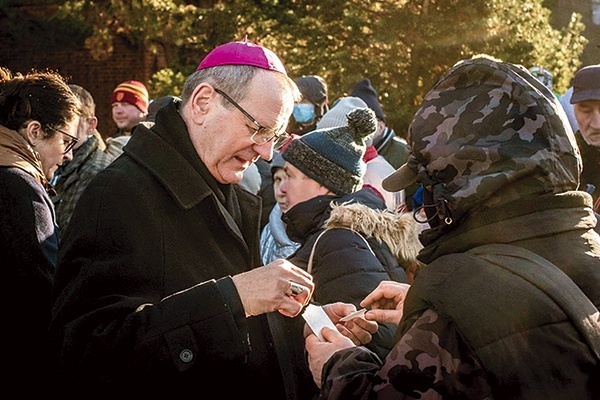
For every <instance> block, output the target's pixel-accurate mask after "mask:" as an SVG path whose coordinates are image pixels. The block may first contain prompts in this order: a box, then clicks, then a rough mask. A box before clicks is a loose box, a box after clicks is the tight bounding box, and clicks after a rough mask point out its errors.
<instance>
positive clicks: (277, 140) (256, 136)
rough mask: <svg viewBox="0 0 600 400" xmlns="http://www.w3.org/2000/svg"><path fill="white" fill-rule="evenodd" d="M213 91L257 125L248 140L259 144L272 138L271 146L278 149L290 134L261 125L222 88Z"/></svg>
mask: <svg viewBox="0 0 600 400" xmlns="http://www.w3.org/2000/svg"><path fill="white" fill-rule="evenodd" d="M215 92H217V93H219V94H220V95H221V96H223V97H224V98H225V100H227V101H228V102H230V103H231V104H232V105H233V106H234V107H235V108H237V109H238V110H240V112H241V113H242V114H244V116H245V117H246V118H248V119H249V120H250V121H251V122H252V123H253V124H254V125H256V126H257V128H256V130H255V131H254V133H253V134H252V136H251V137H250V140H252V142H253V143H255V144H259V145H260V144H265V143H268V142H270V141H271V140H274V144H273V147H274V148H275V149H279V148H280V147H281V146H283V145H284V144H285V143H286V142H287V141H288V139H289V138H290V135H289V134H288V133H287V132H285V131H284V132H282V133H277V132H275V131H274V130H273V129H271V128H267V127H266V126H262V125H261V124H260V123H259V122H258V121H257V120H256V119H255V118H254V117H253V116H252V115H250V114H248V112H247V111H246V110H244V109H243V108H242V106H240V105H239V104H238V103H236V102H235V101H234V100H233V99H232V98H231V97H229V96H228V95H227V94H225V92H223V91H222V90H220V89H217V88H215Z"/></svg>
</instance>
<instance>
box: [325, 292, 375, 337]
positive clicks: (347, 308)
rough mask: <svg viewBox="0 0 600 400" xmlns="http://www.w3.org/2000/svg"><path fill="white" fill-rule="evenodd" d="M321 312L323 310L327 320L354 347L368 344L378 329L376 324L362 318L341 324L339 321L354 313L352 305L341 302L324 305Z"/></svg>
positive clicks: (354, 309)
mask: <svg viewBox="0 0 600 400" xmlns="http://www.w3.org/2000/svg"><path fill="white" fill-rule="evenodd" d="M323 310H325V313H327V316H329V319H331V320H332V321H333V323H334V324H335V326H336V328H337V329H338V331H339V332H340V333H341V334H342V335H344V336H346V337H347V338H349V339H350V340H352V342H353V343H354V344H356V345H361V344H367V343H369V342H370V341H371V340H372V339H373V334H374V333H375V332H377V329H379V326H378V325H377V322H374V321H367V320H366V319H365V318H364V317H360V318H354V319H352V320H350V321H346V322H341V321H340V319H342V318H344V317H345V316H346V315H349V314H352V313H353V312H354V311H356V307H355V306H354V304H349V303H342V302H337V303H331V304H325V305H324V306H323Z"/></svg>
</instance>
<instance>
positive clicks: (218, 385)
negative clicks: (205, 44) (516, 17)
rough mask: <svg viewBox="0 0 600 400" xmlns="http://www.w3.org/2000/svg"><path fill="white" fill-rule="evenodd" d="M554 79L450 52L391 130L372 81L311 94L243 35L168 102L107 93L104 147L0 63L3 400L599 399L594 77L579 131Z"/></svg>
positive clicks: (93, 124) (33, 76)
mask: <svg viewBox="0 0 600 400" xmlns="http://www.w3.org/2000/svg"><path fill="white" fill-rule="evenodd" d="M551 84H552V75H551V73H549V71H546V70H544V69H541V68H539V67H536V68H532V69H530V70H528V69H527V68H525V67H523V66H520V65H516V64H512V63H508V62H504V61H502V60H498V59H494V58H492V57H488V56H477V57H473V58H471V59H465V60H461V61H459V62H458V63H457V64H456V65H454V66H453V67H452V68H451V69H450V70H448V71H447V72H445V73H444V74H443V75H442V76H441V77H440V79H439V80H438V81H437V83H436V84H435V85H434V86H433V87H432V88H431V89H430V90H429V92H428V93H427V94H426V95H425V97H424V99H423V101H422V103H421V105H420V107H419V108H418V110H417V111H416V113H415V114H414V116H413V119H412V122H411V124H410V127H409V129H408V134H407V136H406V138H403V137H400V136H399V135H397V134H396V132H395V131H394V130H393V129H392V128H391V127H389V126H388V125H387V123H386V115H385V113H384V111H383V108H382V106H381V104H380V102H379V95H378V92H377V90H376V89H375V88H374V87H373V84H372V82H371V80H370V79H369V78H365V79H362V80H360V81H359V82H357V83H356V85H355V86H354V87H352V88H350V90H349V91H348V92H349V94H348V95H347V96H342V97H340V98H338V99H330V98H329V93H328V88H327V84H326V81H325V79H323V78H322V77H320V76H318V75H307V76H301V77H299V78H297V79H296V80H293V79H292V78H290V77H289V76H288V73H287V71H286V68H285V66H284V65H283V63H282V62H281V60H280V59H279V57H278V56H277V55H276V54H275V53H273V52H272V51H271V50H269V49H268V48H265V47H263V46H259V45H255V44H252V43H250V42H248V41H246V40H244V41H240V42H230V43H225V44H223V45H220V46H217V47H216V48H214V49H213V50H212V51H211V52H209V53H208V54H207V55H206V56H205V57H204V58H203V59H202V60H201V61H200V63H199V65H198V67H197V69H196V71H195V72H193V73H192V74H191V75H190V76H188V78H187V79H186V81H185V84H184V87H183V89H182V93H180V94H178V95H177V96H175V95H173V96H164V97H159V98H156V99H151V98H150V96H149V92H148V89H147V87H146V86H145V84H144V83H143V82H141V81H139V80H133V79H132V80H127V81H125V82H122V83H119V84H118V85H116V86H115V89H114V91H113V93H112V97H111V102H112V117H113V122H114V124H115V126H116V129H115V132H114V133H113V134H112V135H107V136H104V135H102V134H101V133H100V132H98V130H97V129H96V128H97V126H98V119H97V117H96V105H95V101H94V98H93V96H92V95H91V93H90V92H89V91H88V90H86V89H85V88H83V87H81V86H79V85H77V84H73V83H69V82H67V80H66V79H65V78H64V77H62V76H61V75H60V74H58V73H56V72H49V71H43V72H42V71H35V70H32V71H31V72H29V73H27V74H20V73H15V72H13V71H9V70H8V69H6V68H0V182H1V184H0V206H1V209H2V211H1V215H2V217H1V220H0V235H1V238H0V239H1V240H0V242H1V243H2V244H1V245H0V246H1V249H2V251H3V254H5V255H6V256H7V259H8V260H9V263H8V265H7V267H8V271H9V275H8V276H9V279H8V282H7V283H8V286H9V294H10V298H11V299H12V300H16V301H14V303H13V304H12V305H11V307H8V308H7V314H8V323H7V327H8V333H9V334H8V339H9V341H10V342H9V343H10V344H11V346H10V348H9V349H8V351H7V352H6V354H7V356H8V358H7V361H8V365H9V366H10V371H9V372H8V373H7V374H6V378H5V379H6V382H7V384H6V388H7V390H9V389H12V390H17V391H18V393H20V394H22V396H23V397H27V396H34V395H36V396H37V395H49V394H58V395H60V396H61V397H64V398H75V397H77V398H81V397H83V398H98V399H99V398H107V397H114V398H128V397H132V396H135V397H136V398H138V397H146V398H164V397H176V396H180V395H200V396H202V395H203V394H202V393H203V391H207V392H208V391H209V390H210V391H211V393H213V392H214V391H216V392H217V393H218V395H219V396H222V397H224V398H234V397H241V396H250V397H258V398H261V399H266V400H268V399H287V400H294V399H297V400H303V399H306V400H312V399H317V398H321V399H416V398H421V399H442V398H444V399H523V398H526V399H565V398H581V399H595V398H600V383H598V382H600V380H598V379H597V378H599V377H600V320H599V317H598V316H599V315H600V311H599V307H600V285H599V284H600V236H599V232H600V224H598V220H599V219H600V215H599V214H598V212H599V211H600V198H599V196H600V180H599V179H600V65H590V66H585V67H583V68H581V69H580V70H578V71H577V73H576V74H575V75H574V77H573V80H572V87H571V88H570V91H569V93H568V96H569V98H568V104H569V105H572V111H573V117H574V119H575V122H576V126H575V125H573V122H570V121H569V119H568V116H567V112H568V110H567V108H566V106H565V105H564V104H566V103H565V100H564V99H562V98H561V96H558V95H556V94H555V93H554V92H553V91H552V86H551ZM594 268H598V269H594ZM309 305H312V306H318V307H317V309H318V310H322V311H323V312H324V313H323V314H324V315H325V319H326V320H327V321H329V322H332V323H333V325H331V324H330V325H328V326H329V327H327V326H325V327H323V328H320V327H316V326H315V320H314V315H312V314H311V315H308V312H307V311H305V310H308V309H311V310H312V308H311V307H308V306H309ZM362 308H364V309H365V310H362V311H361V312H360V313H357V310H360V309H362ZM303 317H304V318H303ZM32 383H34V384H32Z"/></svg>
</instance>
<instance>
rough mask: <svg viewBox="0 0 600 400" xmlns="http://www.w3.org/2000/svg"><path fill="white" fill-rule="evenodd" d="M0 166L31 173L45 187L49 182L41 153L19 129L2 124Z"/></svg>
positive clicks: (0, 128)
mask: <svg viewBox="0 0 600 400" xmlns="http://www.w3.org/2000/svg"><path fill="white" fill-rule="evenodd" d="M0 166H1V167H17V168H20V169H22V170H23V171H25V172H27V173H29V174H31V175H32V176H33V177H34V178H35V179H36V180H37V181H38V182H40V183H41V184H42V185H43V186H44V187H45V188H48V186H49V182H48V179H46V175H45V174H44V171H43V169H42V160H41V158H40V155H39V153H38V152H37V151H35V149H34V148H33V147H31V145H30V144H29V143H28V142H27V141H26V140H25V138H23V137H22V136H21V135H19V133H18V132H17V131H13V130H12V129H8V128H7V127H5V126H2V125H0Z"/></svg>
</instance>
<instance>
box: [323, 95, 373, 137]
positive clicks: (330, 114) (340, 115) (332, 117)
mask: <svg viewBox="0 0 600 400" xmlns="http://www.w3.org/2000/svg"><path fill="white" fill-rule="evenodd" d="M357 108H369V106H367V103H365V102H364V101H362V100H361V99H360V98H358V97H350V96H348V97H342V98H340V99H338V100H336V102H335V104H334V105H333V107H331V109H330V110H329V111H327V112H326V113H325V115H323V118H321V119H320V120H319V122H317V129H327V128H337V127H340V126H346V125H348V119H347V118H346V115H348V113H349V112H350V111H352V110H355V109H357Z"/></svg>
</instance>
